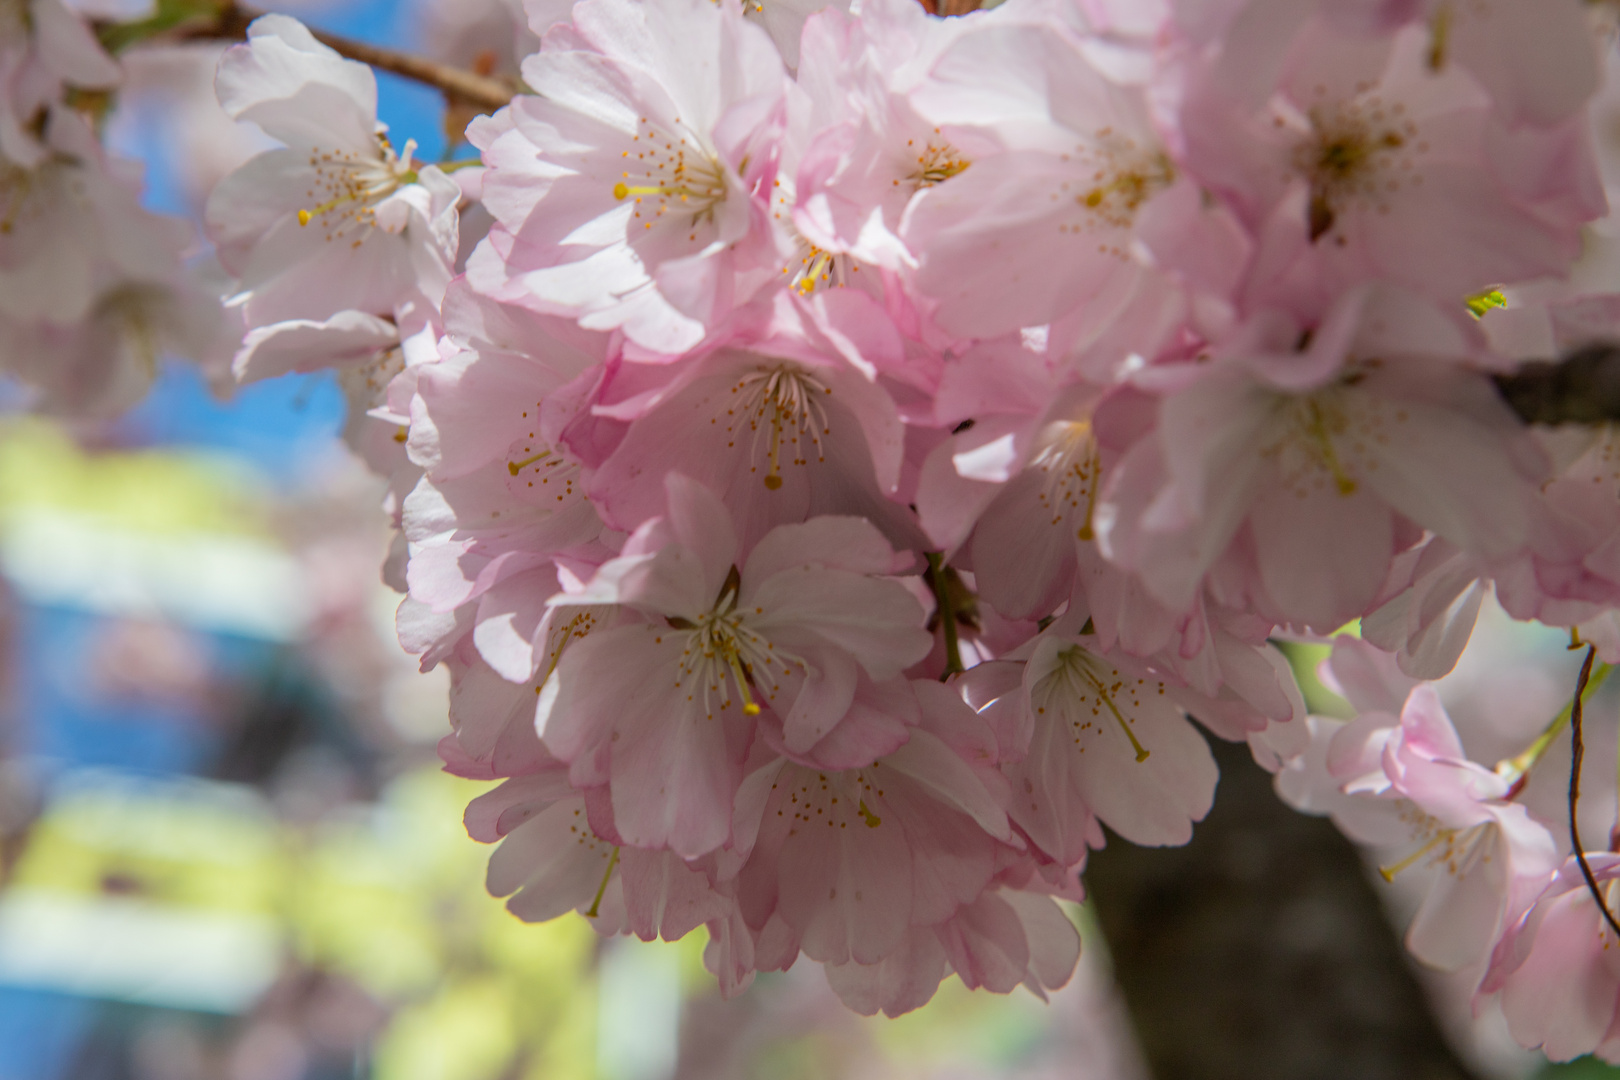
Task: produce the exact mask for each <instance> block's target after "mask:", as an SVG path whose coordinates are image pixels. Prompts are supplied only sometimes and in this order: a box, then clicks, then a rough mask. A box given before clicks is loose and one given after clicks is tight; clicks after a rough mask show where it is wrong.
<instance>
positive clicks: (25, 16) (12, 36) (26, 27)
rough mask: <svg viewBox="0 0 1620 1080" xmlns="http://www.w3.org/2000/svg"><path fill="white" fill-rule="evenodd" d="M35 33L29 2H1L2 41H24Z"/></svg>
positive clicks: (0, 37) (0, 28) (14, 0)
mask: <svg viewBox="0 0 1620 1080" xmlns="http://www.w3.org/2000/svg"><path fill="white" fill-rule="evenodd" d="M33 32H34V18H33V13H32V12H31V11H30V10H29V4H28V0H0V41H4V42H7V43H10V42H13V41H22V40H23V39H24V38H26V37H28V36H29V35H30V34H32V33H33Z"/></svg>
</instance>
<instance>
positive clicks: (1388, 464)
mask: <svg viewBox="0 0 1620 1080" xmlns="http://www.w3.org/2000/svg"><path fill="white" fill-rule="evenodd" d="M1397 313H1399V314H1397ZM1437 315H1438V313H1432V314H1431V313H1430V312H1428V311H1427V309H1425V308H1424V307H1423V306H1422V305H1421V304H1419V303H1416V302H1415V301H1413V300H1412V298H1409V297H1406V296H1403V295H1400V294H1386V293H1364V292H1357V293H1351V294H1348V295H1347V296H1346V297H1345V298H1344V300H1343V301H1341V303H1340V304H1339V306H1338V307H1337V308H1336V309H1335V310H1334V311H1333V312H1332V313H1331V314H1330V315H1329V316H1327V317H1326V318H1324V320H1323V321H1322V322H1321V324H1319V325H1318V326H1317V327H1316V328H1315V329H1314V330H1313V331H1312V332H1310V333H1303V331H1302V330H1301V328H1300V327H1299V326H1298V325H1297V324H1295V323H1293V322H1292V321H1291V320H1287V319H1276V320H1273V319H1272V318H1266V319H1260V320H1257V321H1256V322H1255V323H1253V324H1251V326H1250V327H1249V328H1248V329H1247V331H1246V333H1244V334H1241V335H1239V337H1237V338H1236V339H1234V341H1233V342H1232V344H1231V345H1229V346H1227V347H1226V348H1225V349H1222V350H1221V352H1222V354H1223V355H1221V356H1220V358H1219V359H1217V360H1216V361H1215V362H1213V363H1195V364H1185V365H1174V366H1169V367H1166V368H1163V369H1159V370H1157V371H1154V372H1153V373H1152V374H1151V376H1144V378H1143V380H1142V382H1143V384H1144V385H1152V386H1154V387H1156V388H1158V390H1159V395H1160V404H1159V414H1158V419H1157V424H1156V426H1155V427H1154V428H1152V429H1150V430H1149V433H1148V434H1147V435H1146V436H1145V437H1140V438H1138V439H1136V441H1135V442H1134V443H1133V444H1132V445H1131V446H1130V447H1129V449H1128V450H1127V451H1126V452H1125V455H1124V457H1123V458H1122V459H1121V460H1120V463H1119V465H1118V467H1117V469H1116V470H1115V471H1114V473H1113V474H1112V476H1111V477H1110V479H1109V480H1108V482H1107V485H1106V486H1105V488H1104V493H1103V500H1102V504H1101V506H1100V507H1099V508H1098V512H1097V521H1098V534H1099V537H1100V539H1101V543H1102V548H1103V552H1104V554H1105V555H1107V556H1108V557H1109V558H1111V559H1113V560H1114V561H1116V562H1117V563H1118V564H1120V565H1121V566H1123V567H1124V568H1126V569H1128V570H1133V571H1135V572H1137V573H1140V574H1141V575H1142V577H1143V580H1144V581H1145V582H1146V584H1147V585H1148V588H1149V589H1150V590H1151V591H1152V592H1153V594H1154V595H1155V596H1156V597H1157V598H1158V599H1159V600H1160V601H1162V602H1163V603H1165V604H1166V605H1168V606H1169V607H1171V608H1172V609H1173V610H1174V609H1184V608H1185V607H1186V606H1187V605H1188V604H1189V603H1190V601H1191V600H1192V598H1193V597H1194V596H1195V595H1196V591H1197V589H1198V588H1199V586H1200V585H1201V583H1202V582H1203V579H1204V575H1205V574H1208V573H1210V571H1211V570H1212V569H1213V568H1214V567H1215V566H1216V564H1217V563H1218V562H1221V561H1222V560H1223V559H1229V560H1236V562H1235V564H1230V565H1232V569H1233V570H1234V571H1235V572H1237V573H1238V574H1239V575H1240V576H1238V577H1235V578H1233V580H1232V581H1231V582H1230V584H1228V585H1227V586H1225V589H1224V591H1225V593H1226V595H1225V597H1224V599H1225V602H1226V603H1227V604H1229V605H1230V606H1234V607H1239V608H1243V607H1248V606H1250V605H1255V606H1258V607H1259V608H1260V610H1261V612H1262V613H1264V614H1265V615H1267V616H1269V617H1270V618H1272V619H1274V620H1275V621H1278V622H1293V623H1296V624H1299V625H1306V626H1313V627H1316V628H1318V629H1321V630H1331V629H1334V628H1337V627H1338V626H1341V625H1343V624H1344V623H1345V622H1347V621H1349V620H1350V619H1353V618H1355V617H1357V616H1359V615H1361V614H1364V613H1366V612H1367V611H1368V610H1370V608H1371V607H1372V606H1373V605H1374V603H1375V601H1377V600H1379V599H1380V592H1381V590H1382V587H1383V585H1384V583H1385V580H1386V578H1387V577H1388V576H1389V573H1390V570H1391V567H1392V563H1393V560H1394V558H1395V556H1396V554H1397V553H1398V552H1399V551H1401V550H1403V549H1404V548H1406V547H1409V546H1411V545H1412V544H1413V543H1414V542H1415V541H1416V540H1417V539H1419V537H1420V536H1421V534H1420V533H1418V532H1417V531H1416V530H1417V528H1427V529H1430V530H1432V531H1434V532H1435V533H1437V534H1439V535H1440V536H1442V537H1444V538H1446V539H1447V540H1449V541H1451V542H1452V543H1454V544H1456V545H1457V546H1458V547H1460V548H1462V549H1464V550H1467V551H1470V552H1473V553H1476V554H1479V555H1482V556H1484V557H1487V558H1505V557H1507V556H1510V555H1512V554H1514V553H1515V552H1517V551H1519V550H1522V547H1523V545H1524V544H1525V543H1526V541H1527V539H1528V537H1529V532H1530V517H1531V512H1532V507H1533V504H1534V498H1535V487H1534V484H1535V483H1536V482H1537V481H1538V480H1539V479H1540V478H1541V475H1542V472H1543V469H1544V467H1545V466H1544V459H1542V458H1541V456H1540V454H1539V452H1538V451H1537V449H1536V447H1535V446H1534V445H1533V444H1532V443H1531V442H1530V440H1529V438H1528V436H1527V435H1526V433H1525V431H1524V429H1523V427H1522V426H1521V425H1520V424H1519V423H1518V422H1517V421H1516V420H1515V419H1514V418H1513V417H1512V415H1511V414H1509V413H1508V412H1507V410H1506V408H1505V407H1504V406H1503V405H1502V403H1501V401H1500V399H1499V398H1498V397H1497V396H1496V394H1495V392H1494V390H1493V388H1492V387H1491V386H1490V384H1489V383H1488V382H1487V381H1486V380H1485V379H1484V377H1483V376H1482V375H1479V374H1476V373H1474V372H1472V371H1469V370H1468V369H1467V367H1465V366H1464V365H1463V364H1462V363H1459V361H1463V360H1465V358H1466V357H1467V355H1468V351H1469V349H1470V348H1472V347H1475V346H1473V345H1472V343H1471V342H1470V341H1469V339H1468V338H1467V337H1466V336H1464V334H1463V333H1462V330H1463V328H1462V327H1459V326H1454V325H1453V324H1452V323H1451V322H1449V321H1448V320H1446V319H1442V318H1438V317H1437ZM1397 327H1399V328H1400V329H1399V330H1398V331H1397V330H1396V329H1395V328H1397ZM1391 331H1395V332H1394V333H1391ZM1302 334H1303V336H1302ZM1302 342H1305V343H1307V344H1305V347H1304V348H1303V349H1301V350H1299V351H1297V352H1296V351H1294V349H1295V347H1296V346H1298V345H1300V344H1301V343H1302ZM1125 404H1126V402H1125V400H1124V399H1122V400H1121V402H1120V405H1121V407H1124V405H1125ZM1480 491H1490V492H1492V497H1491V498H1490V499H1478V498H1475V497H1473V495H1474V493H1475V492H1480ZM1324 552H1332V553H1333V560H1334V561H1333V565H1334V567H1335V572H1334V574H1333V575H1331V576H1327V577H1325V576H1323V575H1320V574H1317V573H1315V572H1314V570H1313V569H1312V568H1313V567H1314V566H1316V565H1318V563H1317V560H1320V559H1321V558H1323V557H1324V554H1323V553H1324ZM1239 567H1241V569H1239Z"/></svg>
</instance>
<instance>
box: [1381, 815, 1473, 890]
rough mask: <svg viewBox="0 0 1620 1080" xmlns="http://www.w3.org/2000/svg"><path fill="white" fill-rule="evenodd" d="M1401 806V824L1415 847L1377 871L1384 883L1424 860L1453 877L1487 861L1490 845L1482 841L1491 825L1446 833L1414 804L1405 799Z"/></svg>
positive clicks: (1433, 819)
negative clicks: (1410, 833) (1405, 824)
mask: <svg viewBox="0 0 1620 1080" xmlns="http://www.w3.org/2000/svg"><path fill="white" fill-rule="evenodd" d="M1401 803H1402V806H1401V812H1400V816H1401V820H1402V821H1404V822H1406V823H1407V825H1408V826H1409V827H1410V828H1411V830H1412V840H1413V842H1414V843H1416V844H1418V847H1417V850H1415V851H1413V852H1412V853H1411V854H1410V855H1407V856H1406V857H1405V858H1403V859H1401V860H1400V861H1399V862H1396V863H1393V864H1392V865H1390V866H1380V867H1379V868H1378V873H1379V874H1380V875H1382V877H1383V879H1384V880H1385V881H1394V880H1395V876H1396V875H1397V874H1399V873H1400V872H1401V871H1402V870H1406V869H1409V868H1410V867H1412V866H1415V865H1416V864H1417V863H1419V862H1420V861H1423V860H1424V859H1425V857H1426V858H1427V863H1426V865H1428V866H1443V867H1445V868H1446V872H1447V873H1449V874H1451V875H1452V876H1453V877H1456V876H1457V875H1459V874H1466V873H1468V871H1469V870H1471V869H1473V866H1474V863H1475V862H1477V861H1479V860H1481V859H1489V858H1490V853H1489V852H1490V845H1489V843H1485V842H1483V841H1485V840H1486V839H1487V838H1488V836H1489V833H1490V830H1491V827H1492V826H1493V825H1494V824H1495V823H1494V822H1490V821H1482V822H1480V823H1479V824H1478V825H1473V826H1470V827H1469V828H1466V829H1460V830H1459V829H1450V828H1447V827H1445V826H1444V825H1442V824H1440V822H1439V821H1438V820H1436V819H1435V818H1433V817H1431V816H1429V815H1428V814H1427V813H1425V812H1424V811H1422V810H1420V809H1418V807H1417V805H1416V804H1415V803H1413V802H1411V801H1409V800H1406V799H1402V800H1401Z"/></svg>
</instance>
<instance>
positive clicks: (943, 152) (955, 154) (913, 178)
mask: <svg viewBox="0 0 1620 1080" xmlns="http://www.w3.org/2000/svg"><path fill="white" fill-rule="evenodd" d="M939 133H940V132H939V128H935V129H934V134H935V135H936V136H937V135H939ZM906 150H907V151H908V152H911V153H914V154H915V155H916V158H917V168H916V169H915V170H914V171H913V172H912V173H911V174H910V175H908V176H907V177H906V179H907V180H909V181H910V182H911V184H912V188H913V190H916V191H921V190H922V189H923V188H929V187H933V186H934V185H935V184H943V183H944V182H945V181H947V180H949V179H950V178H951V177H953V176H960V175H961V174H962V173H964V172H966V171H967V168H968V166H969V165H972V164H973V162H971V161H969V160H968V159H967V158H965V157H963V156H962V153H961V151H959V150H957V149H956V147H954V146H952V145H951V144H950V143H949V142H946V141H945V139H944V138H940V139H939V140H938V141H937V142H936V141H935V140H934V139H927V140H925V141H924V143H923V145H922V147H921V148H920V149H919V148H918V146H917V140H915V139H907V140H906ZM894 184H895V186H896V187H899V186H900V181H899V180H896V181H894Z"/></svg>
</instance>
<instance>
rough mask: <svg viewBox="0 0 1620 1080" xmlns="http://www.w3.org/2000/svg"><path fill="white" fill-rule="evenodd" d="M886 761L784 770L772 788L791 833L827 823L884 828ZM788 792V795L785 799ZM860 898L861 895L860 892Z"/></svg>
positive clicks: (829, 825)
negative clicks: (829, 770) (851, 766)
mask: <svg viewBox="0 0 1620 1080" xmlns="http://www.w3.org/2000/svg"><path fill="white" fill-rule="evenodd" d="M882 766H883V762H881V761H874V762H873V763H872V764H871V765H869V766H867V767H866V768H864V769H849V770H847V771H845V772H837V773H831V774H828V773H823V772H811V771H810V770H809V769H805V768H800V767H795V766H789V767H788V768H787V769H784V770H783V771H782V774H781V776H780V777H778V778H777V781H776V783H774V784H772V785H771V790H772V791H775V792H778V793H779V794H778V796H777V800H778V801H777V806H776V816H777V817H779V818H787V819H788V820H789V825H788V835H789V836H792V835H794V834H795V833H797V832H798V831H799V830H800V829H801V828H806V827H809V826H812V825H823V826H825V827H826V828H829V829H847V828H849V827H850V826H851V825H854V826H856V827H857V828H860V827H865V828H868V829H876V828H880V827H882V825H883V817H882V815H881V814H880V813H879V811H887V809H888V808H887V807H886V806H885V805H884V803H883V802H882V800H883V798H884V788H883V783H884V781H883V775H882V773H881V772H880V771H879V770H881V769H882ZM783 792H785V793H786V795H787V798H786V800H785V801H783V800H782V799H781V794H780V793H783ZM856 899H860V895H859V894H858V893H857V894H856Z"/></svg>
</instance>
